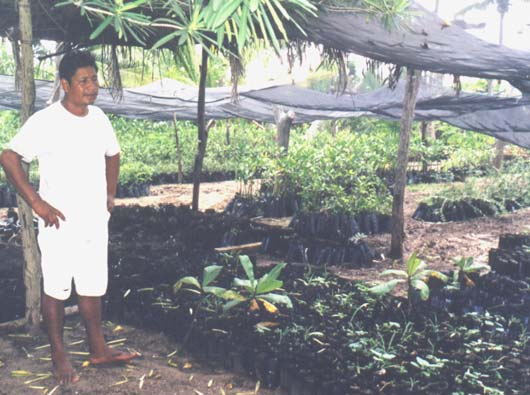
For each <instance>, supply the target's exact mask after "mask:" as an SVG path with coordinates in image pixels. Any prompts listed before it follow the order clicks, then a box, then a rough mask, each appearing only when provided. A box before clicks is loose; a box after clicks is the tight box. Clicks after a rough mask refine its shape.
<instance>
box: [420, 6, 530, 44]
mask: <svg viewBox="0 0 530 395" xmlns="http://www.w3.org/2000/svg"><path fill="white" fill-rule="evenodd" d="M416 2H417V3H418V4H420V5H422V6H423V7H425V8H427V9H428V10H430V11H434V9H435V4H436V1H435V0H416ZM478 2H481V0H439V10H438V14H439V15H440V17H442V18H444V19H446V20H448V21H451V20H453V19H454V15H455V13H457V12H458V11H460V10H461V9H463V8H465V7H466V6H468V5H470V4H476V3H478ZM510 4H511V5H510V9H509V10H508V13H507V14H506V15H505V17H504V45H505V46H507V47H510V48H514V49H520V50H524V51H530V1H528V2H525V1H524V0H511V1H510ZM499 19H500V16H499V13H498V12H497V6H496V5H495V4H492V5H490V6H488V7H487V8H486V9H485V10H473V11H470V12H468V13H467V14H466V15H465V17H464V20H465V21H466V22H468V23H480V22H485V23H486V26H485V27H484V28H483V29H469V30H468V32H469V33H472V34H474V35H476V36H478V37H480V38H482V39H483V40H486V41H489V42H492V43H495V44H498V40H499Z"/></svg>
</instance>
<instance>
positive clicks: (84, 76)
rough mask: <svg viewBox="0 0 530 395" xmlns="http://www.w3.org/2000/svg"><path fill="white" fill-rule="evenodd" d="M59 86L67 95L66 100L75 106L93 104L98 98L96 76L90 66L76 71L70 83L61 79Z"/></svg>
mask: <svg viewBox="0 0 530 395" xmlns="http://www.w3.org/2000/svg"><path fill="white" fill-rule="evenodd" d="M61 85H62V87H63V89H64V92H65V93H66V95H67V100H68V101H69V102H70V103H71V104H73V105H76V106H88V105H89V104H93V103H94V102H95V101H96V98H97V97H98V89H99V84H98V76H97V73H96V70H95V69H94V68H93V67H92V66H87V67H81V68H79V69H77V71H76V72H75V74H74V75H73V76H72V81H71V82H70V83H69V82H68V81H67V80H65V79H62V80H61Z"/></svg>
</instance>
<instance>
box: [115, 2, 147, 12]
mask: <svg viewBox="0 0 530 395" xmlns="http://www.w3.org/2000/svg"><path fill="white" fill-rule="evenodd" d="M147 1H148V0H136V1H132V2H130V3H126V4H124V5H123V6H121V7H120V11H121V12H123V11H130V10H132V9H134V8H136V7H139V6H141V5H142V4H144V3H147Z"/></svg>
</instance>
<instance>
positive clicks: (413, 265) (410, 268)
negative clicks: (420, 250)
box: [407, 251, 422, 277]
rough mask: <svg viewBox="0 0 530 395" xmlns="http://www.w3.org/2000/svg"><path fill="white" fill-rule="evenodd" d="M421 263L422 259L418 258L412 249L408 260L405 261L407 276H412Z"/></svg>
mask: <svg viewBox="0 0 530 395" xmlns="http://www.w3.org/2000/svg"><path fill="white" fill-rule="evenodd" d="M421 263H422V260H421V259H419V258H418V256H417V252H416V251H414V252H413V253H412V255H411V256H410V258H409V260H408V261H407V273H408V276H409V277H412V276H414V274H415V273H416V272H417V271H418V269H419V267H420V265H421Z"/></svg>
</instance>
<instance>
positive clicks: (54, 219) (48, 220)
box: [31, 198, 66, 229]
mask: <svg viewBox="0 0 530 395" xmlns="http://www.w3.org/2000/svg"><path fill="white" fill-rule="evenodd" d="M31 208H32V209H33V210H34V211H35V213H36V214H37V215H38V216H39V217H41V218H42V220H43V221H44V225H45V226H46V227H48V226H53V225H55V227H56V228H57V229H59V226H60V224H59V219H62V220H63V221H66V218H65V217H64V214H63V213H61V212H60V211H59V210H57V209H56V208H55V207H53V206H52V205H50V204H48V203H47V202H46V201H44V200H42V199H40V198H39V199H37V200H36V201H35V202H33V204H32V205H31Z"/></svg>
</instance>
